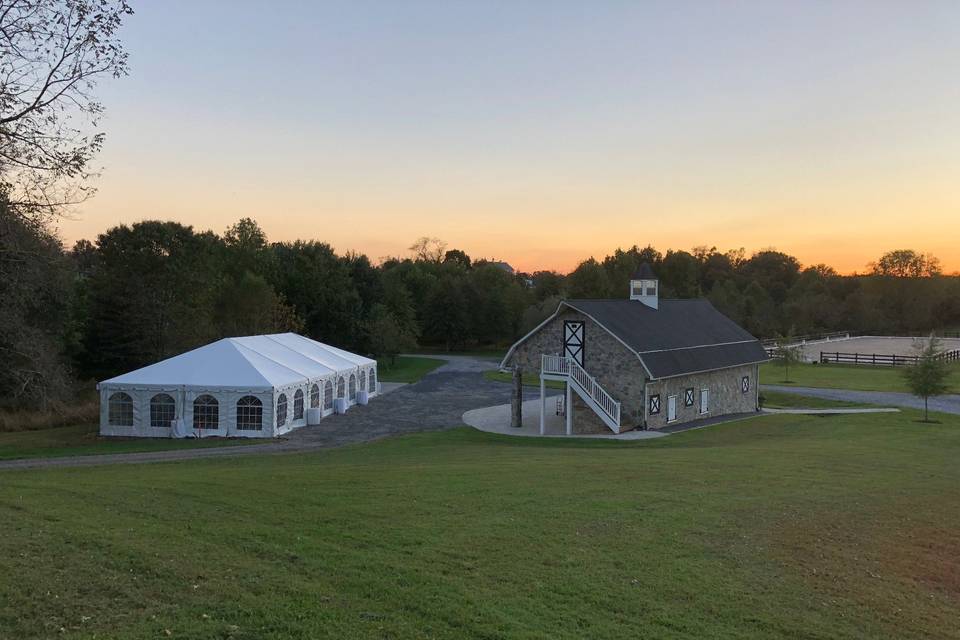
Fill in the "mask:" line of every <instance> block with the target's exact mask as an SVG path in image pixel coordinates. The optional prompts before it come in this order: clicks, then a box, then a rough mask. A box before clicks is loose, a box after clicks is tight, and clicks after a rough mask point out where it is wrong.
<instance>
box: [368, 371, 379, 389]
mask: <svg viewBox="0 0 960 640" xmlns="http://www.w3.org/2000/svg"><path fill="white" fill-rule="evenodd" d="M369 377H370V393H376V392H377V372H376V371H374V370H373V369H370V376H369Z"/></svg>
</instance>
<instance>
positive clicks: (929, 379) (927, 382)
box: [903, 334, 950, 422]
mask: <svg viewBox="0 0 960 640" xmlns="http://www.w3.org/2000/svg"><path fill="white" fill-rule="evenodd" d="M914 349H915V351H916V353H917V362H916V364H914V365H911V366H909V367H906V368H905V369H904V370H903V376H904V378H906V381H907V385H908V386H909V387H910V392H911V393H913V395H915V396H917V397H918V398H923V421H924V422H929V421H930V407H929V401H930V398H932V397H935V396H940V395H943V394H945V393H946V392H947V390H948V386H947V376H948V375H949V374H950V370H949V369H948V368H947V362H946V360H944V359H943V357H942V355H943V349H942V348H941V343H940V340H938V339H937V337H936V336H935V335H932V334H931V336H930V338H929V339H927V340H925V341H919V340H918V341H917V343H916V344H915V345H914Z"/></svg>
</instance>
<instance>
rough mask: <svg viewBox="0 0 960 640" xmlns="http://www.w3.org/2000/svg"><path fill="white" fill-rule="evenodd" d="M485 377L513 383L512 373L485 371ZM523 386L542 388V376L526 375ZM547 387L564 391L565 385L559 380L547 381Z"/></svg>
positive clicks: (536, 374) (494, 380)
mask: <svg viewBox="0 0 960 640" xmlns="http://www.w3.org/2000/svg"><path fill="white" fill-rule="evenodd" d="M483 377H484V378H486V379H487V380H492V381H493V382H506V383H511V382H513V374H512V373H503V372H500V371H484V372H483ZM523 384H525V385H527V386H531V387H539V386H540V374H538V373H525V374H523ZM547 387H548V388H550V389H563V388H564V384H563V383H562V382H561V381H559V380H547Z"/></svg>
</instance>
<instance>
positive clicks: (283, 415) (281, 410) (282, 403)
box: [277, 393, 287, 427]
mask: <svg viewBox="0 0 960 640" xmlns="http://www.w3.org/2000/svg"><path fill="white" fill-rule="evenodd" d="M285 424H287V394H285V393H281V394H280V397H279V398H277V426H278V427H282V426H283V425H285Z"/></svg>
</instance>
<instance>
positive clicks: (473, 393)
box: [0, 356, 536, 469]
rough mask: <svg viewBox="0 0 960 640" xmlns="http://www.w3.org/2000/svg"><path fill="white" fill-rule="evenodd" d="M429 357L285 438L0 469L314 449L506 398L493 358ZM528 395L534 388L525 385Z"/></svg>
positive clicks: (431, 423)
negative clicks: (414, 377) (404, 376)
mask: <svg viewBox="0 0 960 640" xmlns="http://www.w3.org/2000/svg"><path fill="white" fill-rule="evenodd" d="M431 357H438V358H442V359H444V360H447V364H445V365H443V366H441V367H439V368H437V369H435V370H434V371H432V372H431V373H429V374H427V375H426V376H424V378H423V379H422V380H421V381H420V382H417V383H415V384H408V385H403V386H401V387H400V388H398V389H395V390H393V391H390V392H389V393H386V394H384V395H382V396H379V397H377V398H374V399H373V400H371V401H370V404H368V405H367V406H365V407H364V406H359V405H358V406H354V407H351V408H350V410H349V411H348V412H347V413H346V414H345V415H342V416H330V417H329V418H325V419H324V420H322V421H321V423H320V424H319V425H317V426H315V427H303V428H300V429H297V430H296V431H293V432H291V433H289V434H287V436H285V437H284V438H280V439H279V440H277V441H271V442H265V443H264V444H262V445H259V444H257V445H247V446H242V447H213V448H206V449H182V450H178V451H151V452H144V453H120V454H110V455H96V456H70V457H63V458H38V459H29V460H8V461H0V469H26V468H34V467H55V466H56V467H78V466H89V465H101V464H133V463H141V462H162V461H168V460H192V459H196V458H215V457H223V456H242V455H251V454H264V453H287V452H297V451H312V450H316V449H326V448H329V447H339V446H343V445H346V444H354V443H358V442H368V441H370V440H377V439H379V438H384V437H387V436H393V435H399V434H404V433H415V432H418V431H439V430H443V429H450V428H453V427H458V426H461V425H462V424H463V421H462V419H461V417H462V416H463V414H464V413H465V412H466V411H469V410H470V409H478V408H480V407H488V406H490V405H497V404H504V403H506V402H510V385H508V384H504V383H502V382H491V381H489V380H485V379H484V378H483V372H484V371H486V370H489V369H495V368H496V367H497V364H498V363H497V362H496V361H493V360H484V359H480V358H470V357H466V356H431ZM527 393H531V394H532V393H536V391H535V390H534V389H533V388H528V391H527ZM531 397H532V396H531Z"/></svg>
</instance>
